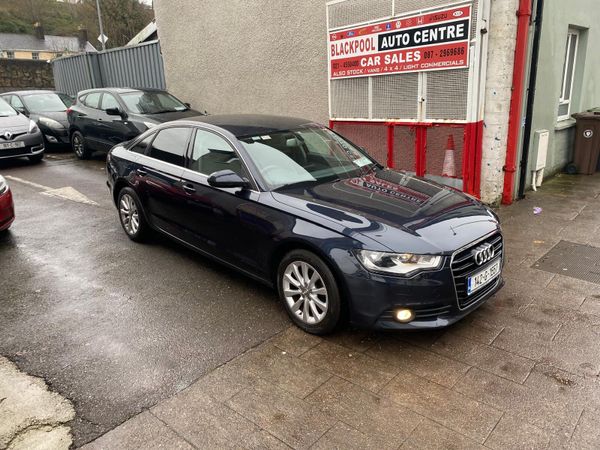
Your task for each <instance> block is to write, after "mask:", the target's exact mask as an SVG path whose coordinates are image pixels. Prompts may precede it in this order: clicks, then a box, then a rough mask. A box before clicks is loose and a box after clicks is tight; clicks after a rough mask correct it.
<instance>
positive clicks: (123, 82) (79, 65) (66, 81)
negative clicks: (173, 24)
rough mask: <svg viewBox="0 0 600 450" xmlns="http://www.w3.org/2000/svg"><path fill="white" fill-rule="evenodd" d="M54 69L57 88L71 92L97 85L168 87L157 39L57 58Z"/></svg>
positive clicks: (75, 92)
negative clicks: (129, 45) (130, 45)
mask: <svg viewBox="0 0 600 450" xmlns="http://www.w3.org/2000/svg"><path fill="white" fill-rule="evenodd" d="M52 70H53V71H54V84H55V86H56V90H57V91H60V92H66V93H67V94H71V95H76V94H77V92H79V91H82V90H84V89H91V88H96V87H145V88H157V89H165V88H166V86H165V75H164V73H165V72H164V66H163V60H162V55H161V53H160V44H159V42H158V41H153V42H148V43H144V44H139V45H136V46H132V47H120V48H114V49H111V50H106V51H104V52H98V53H85V54H82V55H75V56H67V57H64V58H58V59H55V60H54V61H53V62H52Z"/></svg>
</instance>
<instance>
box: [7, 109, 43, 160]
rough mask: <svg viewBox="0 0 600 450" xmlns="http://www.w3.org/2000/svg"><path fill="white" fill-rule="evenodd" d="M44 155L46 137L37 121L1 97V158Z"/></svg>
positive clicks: (31, 158)
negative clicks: (43, 135)
mask: <svg viewBox="0 0 600 450" xmlns="http://www.w3.org/2000/svg"><path fill="white" fill-rule="evenodd" d="M22 156H27V157H28V158H29V159H30V161H32V162H40V161H41V160H42V158H43V157H44V138H43V137H42V133H41V132H40V129H39V128H38V126H37V125H36V123H35V122H34V121H33V120H31V119H29V118H28V117H27V116H25V115H23V114H21V113H19V112H17V111H15V109H14V108H13V107H12V106H10V105H9V104H8V103H6V101H5V100H3V99H1V98H0V159H6V158H19V157H22Z"/></svg>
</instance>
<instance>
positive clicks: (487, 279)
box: [467, 258, 502, 295]
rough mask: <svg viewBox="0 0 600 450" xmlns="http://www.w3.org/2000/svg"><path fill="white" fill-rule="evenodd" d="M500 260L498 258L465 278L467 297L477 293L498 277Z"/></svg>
mask: <svg viewBox="0 0 600 450" xmlns="http://www.w3.org/2000/svg"><path fill="white" fill-rule="evenodd" d="M501 265H502V260H501V259H500V258H498V259H497V260H496V261H494V262H493V263H492V264H490V265H489V266H487V267H486V268H485V269H483V270H481V271H479V272H477V273H476V274H474V275H472V276H470V277H469V278H467V295H471V294H473V293H474V292H477V291H478V290H479V289H481V288H482V287H484V286H486V285H487V284H489V283H491V282H492V281H493V280H495V279H496V278H497V277H498V275H500V268H501Z"/></svg>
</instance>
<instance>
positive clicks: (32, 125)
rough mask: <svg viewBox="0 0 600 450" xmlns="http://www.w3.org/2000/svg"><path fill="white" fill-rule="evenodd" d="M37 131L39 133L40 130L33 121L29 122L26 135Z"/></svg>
mask: <svg viewBox="0 0 600 450" xmlns="http://www.w3.org/2000/svg"><path fill="white" fill-rule="evenodd" d="M38 131H40V129H39V128H38V126H37V124H36V123H35V122H34V121H33V120H30V121H29V131H28V133H37V132H38Z"/></svg>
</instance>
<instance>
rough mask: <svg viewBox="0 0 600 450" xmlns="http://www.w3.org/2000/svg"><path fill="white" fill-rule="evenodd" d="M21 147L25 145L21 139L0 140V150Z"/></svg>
mask: <svg viewBox="0 0 600 450" xmlns="http://www.w3.org/2000/svg"><path fill="white" fill-rule="evenodd" d="M21 147H25V142H23V141H15V142H0V150H5V149H8V148H21Z"/></svg>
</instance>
